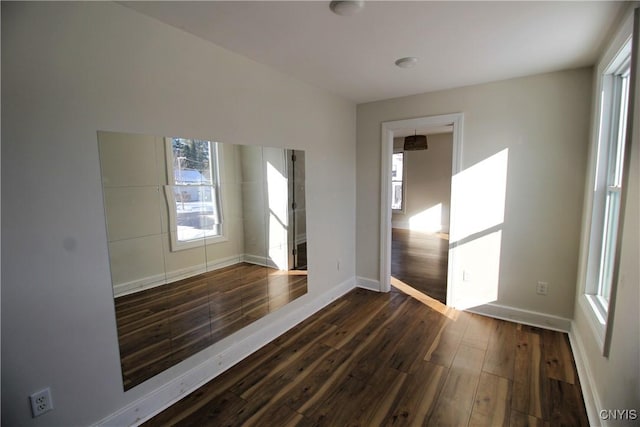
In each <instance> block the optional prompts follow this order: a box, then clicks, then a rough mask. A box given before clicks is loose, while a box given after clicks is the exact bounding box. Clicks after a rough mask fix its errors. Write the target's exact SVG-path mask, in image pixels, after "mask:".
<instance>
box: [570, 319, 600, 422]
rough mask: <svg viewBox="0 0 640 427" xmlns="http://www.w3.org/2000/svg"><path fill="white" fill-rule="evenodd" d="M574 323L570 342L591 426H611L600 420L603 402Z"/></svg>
mask: <svg viewBox="0 0 640 427" xmlns="http://www.w3.org/2000/svg"><path fill="white" fill-rule="evenodd" d="M574 323H575V322H572V324H571V331H570V332H569V342H570V344H571V351H572V352H573V358H574V360H575V362H576V369H577V371H578V378H579V379H580V388H581V389H582V398H583V399H584V406H585V408H586V409H587V417H589V425H591V426H603V427H604V426H607V425H610V423H608V422H607V421H606V420H603V419H601V418H600V415H599V410H600V409H599V408H602V403H601V402H602V401H601V400H600V396H599V395H598V389H597V388H596V385H595V381H594V379H593V370H592V369H591V366H590V365H589V359H588V358H587V357H586V354H587V352H586V351H585V348H584V345H583V344H582V336H581V335H580V333H579V332H578V328H576V327H575V324H574Z"/></svg>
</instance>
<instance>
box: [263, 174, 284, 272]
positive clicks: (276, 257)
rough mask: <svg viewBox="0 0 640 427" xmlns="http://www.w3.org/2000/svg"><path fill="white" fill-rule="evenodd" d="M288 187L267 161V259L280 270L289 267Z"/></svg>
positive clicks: (282, 177)
mask: <svg viewBox="0 0 640 427" xmlns="http://www.w3.org/2000/svg"><path fill="white" fill-rule="evenodd" d="M287 195H288V189H287V178H286V177H285V176H284V175H283V174H282V172H280V171H279V170H278V169H277V168H276V167H275V166H273V165H272V164H271V163H270V162H267V197H268V199H267V203H268V205H269V224H268V229H267V232H268V236H269V239H268V240H269V259H270V260H271V261H272V262H273V263H274V264H275V265H276V267H277V268H279V269H280V270H287V269H288V268H289V262H288V259H289V258H288V255H289V254H288V251H287V239H288V233H287V231H288V227H287V226H288V222H287V208H288V198H287Z"/></svg>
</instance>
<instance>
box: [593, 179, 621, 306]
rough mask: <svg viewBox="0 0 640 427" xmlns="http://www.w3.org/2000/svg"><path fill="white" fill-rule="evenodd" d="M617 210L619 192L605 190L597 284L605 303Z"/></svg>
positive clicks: (612, 254) (608, 290)
mask: <svg viewBox="0 0 640 427" xmlns="http://www.w3.org/2000/svg"><path fill="white" fill-rule="evenodd" d="M619 211H620V192H619V191H617V190H609V191H607V200H606V210H605V219H604V233H603V245H602V257H601V260H600V266H601V267H600V280H599V286H598V295H600V296H601V297H602V298H603V299H604V300H605V301H606V302H607V303H608V302H609V295H610V294H611V281H612V274H613V261H614V259H613V258H614V256H615V252H616V237H617V232H618V218H619V216H620V212H619Z"/></svg>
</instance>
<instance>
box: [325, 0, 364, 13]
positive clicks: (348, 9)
mask: <svg viewBox="0 0 640 427" xmlns="http://www.w3.org/2000/svg"><path fill="white" fill-rule="evenodd" d="M329 8H330V9H331V11H332V12H333V13H335V14H336V15H340V16H351V15H355V14H356V13H358V12H360V11H361V10H362V9H363V8H364V1H353V0H350V1H332V2H331V3H329Z"/></svg>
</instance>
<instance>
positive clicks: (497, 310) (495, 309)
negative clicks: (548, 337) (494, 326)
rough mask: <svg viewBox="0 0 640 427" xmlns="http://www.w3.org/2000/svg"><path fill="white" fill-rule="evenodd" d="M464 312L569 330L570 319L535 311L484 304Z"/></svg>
mask: <svg viewBox="0 0 640 427" xmlns="http://www.w3.org/2000/svg"><path fill="white" fill-rule="evenodd" d="M465 311H470V312H472V313H477V314H482V315H484V316H488V317H494V318H496V319H502V320H509V321H511V322H518V323H522V324H523V325H529V326H537V327H539V328H543V329H551V330H553V331H560V332H569V330H570V329H571V319H567V318H564V317H559V316H553V315H551V314H545V313H540V312H537V311H530V310H523V309H520V308H515V307H509V306H506V305H499V304H492V303H490V304H484V305H480V306H478V307H472V308H468V309H466V310H465Z"/></svg>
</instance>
